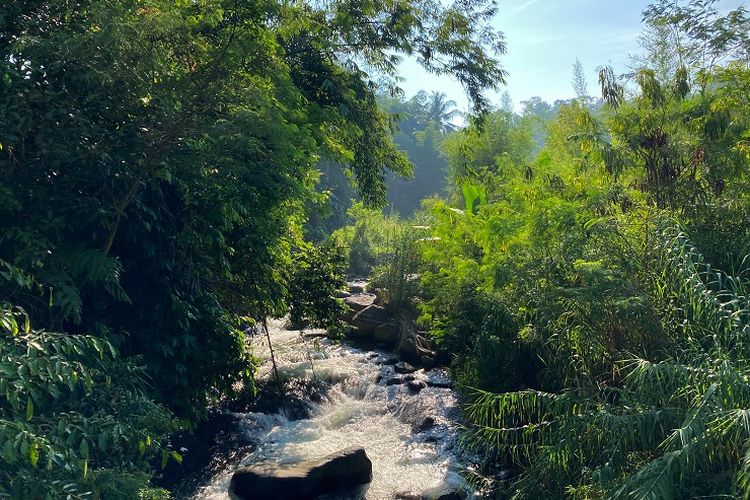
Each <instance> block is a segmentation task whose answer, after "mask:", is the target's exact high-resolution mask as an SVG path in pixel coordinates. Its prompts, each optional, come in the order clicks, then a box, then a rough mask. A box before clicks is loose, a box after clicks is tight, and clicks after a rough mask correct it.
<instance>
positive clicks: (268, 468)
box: [229, 448, 372, 500]
mask: <svg viewBox="0 0 750 500" xmlns="http://www.w3.org/2000/svg"><path fill="white" fill-rule="evenodd" d="M370 481H372V462H371V461H370V459H369V458H368V457H367V454H366V453H365V450H364V449H363V448H348V449H345V450H342V451H339V452H337V453H334V454H332V455H328V456H327V457H324V458H321V459H318V460H309V461H306V462H302V463H300V464H296V465H274V464H261V465H251V466H249V467H243V468H242V469H239V470H237V471H236V472H235V473H234V475H232V480H231V482H230V483H229V494H230V496H231V497H232V498H237V499H241V500H287V499H292V498H293V499H300V500H311V499H313V498H315V497H317V496H319V495H322V494H324V493H328V492H331V491H336V490H340V489H344V488H353V487H355V486H358V485H360V484H366V483H369V482H370Z"/></svg>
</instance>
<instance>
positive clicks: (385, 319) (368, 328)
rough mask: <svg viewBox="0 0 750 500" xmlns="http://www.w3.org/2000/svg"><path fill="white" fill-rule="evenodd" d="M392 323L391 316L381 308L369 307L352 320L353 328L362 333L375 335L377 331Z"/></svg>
mask: <svg viewBox="0 0 750 500" xmlns="http://www.w3.org/2000/svg"><path fill="white" fill-rule="evenodd" d="M390 321H391V315H390V314H389V313H388V311H387V310H386V309H385V307H381V306H368V307H366V308H364V309H362V310H361V311H359V312H358V313H357V314H355V315H354V317H353V318H352V320H351V324H352V326H355V327H357V328H359V329H360V330H362V331H365V332H370V333H371V334H373V335H374V334H375V329H376V328H377V327H378V326H380V325H382V324H384V323H389V322H390Z"/></svg>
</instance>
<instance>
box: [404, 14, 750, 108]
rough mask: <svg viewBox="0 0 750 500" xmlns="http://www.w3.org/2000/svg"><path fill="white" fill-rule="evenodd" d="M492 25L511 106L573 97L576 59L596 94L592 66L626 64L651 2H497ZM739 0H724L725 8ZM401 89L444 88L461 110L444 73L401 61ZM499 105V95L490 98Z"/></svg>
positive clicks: (620, 67)
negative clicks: (504, 47) (501, 39)
mask: <svg viewBox="0 0 750 500" xmlns="http://www.w3.org/2000/svg"><path fill="white" fill-rule="evenodd" d="M498 1H499V12H498V15H497V17H496V19H495V22H494V26H495V27H496V28H498V29H499V30H500V31H503V32H504V33H505V36H506V40H507V43H508V53H507V54H505V55H504V56H502V57H501V61H502V64H503V67H504V68H505V69H506V71H508V72H509V73H510V74H509V76H508V82H507V83H508V85H507V86H506V87H505V88H504V89H501V90H500V93H502V92H503V90H507V91H508V92H509V93H510V95H511V97H512V99H513V102H514V104H515V106H516V109H518V108H519V103H520V102H521V101H522V100H525V99H528V98H529V97H532V96H535V95H538V96H540V97H542V98H544V99H545V100H547V101H550V102H552V101H554V100H555V99H567V98H569V97H573V96H574V92H573V88H572V86H571V84H570V82H571V80H572V74H573V70H572V67H573V63H574V62H575V59H576V57H577V58H578V59H580V61H581V64H582V65H583V68H584V70H585V72H586V76H587V78H588V86H589V92H590V93H591V94H593V95H598V94H597V93H596V90H597V88H596V83H597V74H596V68H597V67H598V66H601V65H603V64H611V65H612V66H613V67H614V69H615V71H616V72H624V71H625V70H626V69H627V67H628V61H629V57H628V56H629V55H630V54H636V53H638V51H639V48H638V34H639V33H640V30H641V12H642V11H643V9H644V7H646V6H647V5H648V4H649V3H651V2H652V0H498ZM742 3H743V0H724V1H723V2H721V3H720V6H721V7H722V8H723V9H724V8H726V9H729V8H735V7H737V6H738V5H740V4H742ZM401 76H402V77H403V78H404V79H405V81H404V82H403V83H402V87H403V89H404V90H405V92H406V95H407V96H411V95H413V94H414V93H416V92H417V91H418V90H420V89H425V90H428V91H432V90H438V91H442V92H445V93H446V94H448V96H449V97H450V98H451V99H453V100H455V101H456V102H457V103H458V104H459V108H461V109H466V107H467V100H466V97H465V95H464V92H463V89H462V88H461V86H460V85H459V84H458V83H456V82H455V81H453V80H452V79H450V78H449V77H436V76H434V75H426V74H425V72H424V71H423V70H421V68H420V67H419V66H418V64H417V63H416V62H414V61H405V62H404V63H402V64H401ZM493 103H495V104H498V103H499V94H496V95H494V96H493Z"/></svg>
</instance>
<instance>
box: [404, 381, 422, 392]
mask: <svg viewBox="0 0 750 500" xmlns="http://www.w3.org/2000/svg"><path fill="white" fill-rule="evenodd" d="M406 387H408V388H409V390H410V391H412V392H419V391H421V390H422V389H424V388H425V387H427V384H426V383H425V381H424V380H410V381H408V382H407V383H406Z"/></svg>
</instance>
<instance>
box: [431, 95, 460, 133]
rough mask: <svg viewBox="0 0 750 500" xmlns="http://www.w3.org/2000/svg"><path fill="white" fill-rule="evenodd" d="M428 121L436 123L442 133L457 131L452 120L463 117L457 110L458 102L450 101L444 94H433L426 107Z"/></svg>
mask: <svg viewBox="0 0 750 500" xmlns="http://www.w3.org/2000/svg"><path fill="white" fill-rule="evenodd" d="M425 113H426V116H427V120H428V121H430V122H432V123H435V124H436V125H437V126H438V127H439V128H440V130H441V131H442V132H449V131H452V130H456V125H455V124H454V123H453V122H452V120H453V119H454V118H456V117H458V116H461V112H460V111H459V110H458V109H456V101H454V100H452V99H448V98H447V96H446V95H445V93H443V92H431V93H430V96H429V99H428V101H427V104H426V106H425Z"/></svg>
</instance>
